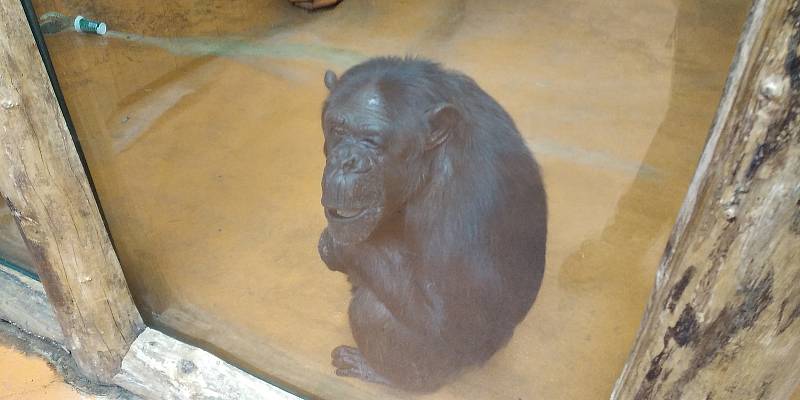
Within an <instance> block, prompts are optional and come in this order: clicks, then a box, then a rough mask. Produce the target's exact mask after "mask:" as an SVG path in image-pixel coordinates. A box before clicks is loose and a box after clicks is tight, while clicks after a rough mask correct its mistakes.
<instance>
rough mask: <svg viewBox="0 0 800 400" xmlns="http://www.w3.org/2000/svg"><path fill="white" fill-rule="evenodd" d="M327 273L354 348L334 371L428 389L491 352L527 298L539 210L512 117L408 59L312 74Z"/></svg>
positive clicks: (538, 253) (542, 220) (453, 78)
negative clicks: (344, 293)
mask: <svg viewBox="0 0 800 400" xmlns="http://www.w3.org/2000/svg"><path fill="white" fill-rule="evenodd" d="M325 85H326V86H327V87H328V89H329V90H330V93H329V95H328V98H327V100H326V101H325V103H324V106H323V110H322V126H323V131H324V134H325V147H324V153H325V156H326V159H327V160H326V165H325V170H324V173H323V176H322V205H323V207H324V210H325V217H326V218H327V221H328V226H327V228H326V229H325V230H324V231H323V232H322V236H321V237H320V241H319V253H320V256H321V258H322V260H323V261H324V262H325V264H327V266H328V267H329V268H330V269H331V270H334V271H341V272H343V273H345V274H347V277H348V279H349V281H350V283H351V284H352V299H351V302H350V307H349V317H350V326H351V329H352V332H353V336H354V338H355V342H356V344H357V345H358V348H354V347H350V346H339V347H337V348H336V349H334V350H333V353H332V355H331V356H332V358H333V365H334V367H335V368H336V374H337V375H340V376H352V377H357V378H361V379H363V380H366V381H370V382H376V383H384V384H387V385H391V386H395V387H398V388H401V389H405V390H408V391H416V392H430V391H434V390H436V389H438V388H439V387H441V386H442V385H443V384H445V383H447V382H448V381H449V380H451V379H453V378H454V377H455V376H456V375H457V374H458V373H459V372H460V371H462V370H464V369H465V368H467V367H470V366H474V365H480V364H482V363H483V362H485V361H486V360H488V359H489V358H490V357H491V356H492V354H494V353H495V352H497V351H498V350H499V349H500V348H502V347H503V346H504V345H505V344H506V343H507V342H508V340H509V339H510V338H511V335H512V334H513V332H514V328H515V327H516V325H517V324H518V323H519V322H520V321H521V320H522V319H523V318H524V317H525V315H526V314H527V312H528V310H529V309H530V307H531V305H532V304H533V300H534V298H535V297H536V294H537V292H538V291H539V286H540V284H541V281H542V274H543V272H544V264H545V242H546V237H547V204H546V196H545V191H544V187H543V184H542V179H541V176H540V174H539V167H538V166H537V164H536V161H535V160H534V158H533V156H532V154H531V152H530V151H529V150H528V148H527V147H526V146H525V143H524V142H523V139H522V137H521V136H520V134H519V132H518V131H517V128H516V126H515V124H514V121H513V120H512V119H511V117H510V116H509V115H508V113H506V111H505V110H504V109H503V108H502V107H501V106H500V105H499V104H498V103H497V102H496V101H495V100H494V99H492V97H490V96H489V95H488V94H487V93H486V92H484V91H483V90H482V89H481V88H480V87H478V85H477V84H476V83H475V81H473V80H472V79H470V78H469V77H467V76H466V75H463V74H461V73H458V72H454V71H449V70H446V69H444V68H442V67H440V66H439V65H438V64H436V63H434V62H431V61H427V60H422V59H418V58H397V57H382V58H374V59H371V60H368V61H366V62H364V63H362V64H359V65H356V66H355V67H352V68H351V69H350V70H348V71H347V72H345V73H344V74H343V75H342V76H341V78H337V77H336V74H334V73H333V72H331V71H327V72H326V73H325Z"/></svg>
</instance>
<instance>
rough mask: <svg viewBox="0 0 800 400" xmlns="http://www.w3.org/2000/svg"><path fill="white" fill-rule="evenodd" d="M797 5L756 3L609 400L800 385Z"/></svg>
mask: <svg viewBox="0 0 800 400" xmlns="http://www.w3.org/2000/svg"><path fill="white" fill-rule="evenodd" d="M798 44H800V1H797V0H756V1H755V3H754V5H753V8H752V10H751V15H750V17H749V20H748V24H747V26H746V28H745V32H744V34H743V37H742V39H741V40H740V43H739V49H738V52H737V55H736V57H735V60H734V64H733V66H732V68H731V74H730V76H729V78H728V82H727V85H726V90H725V93H724V94H723V98H722V102H721V104H720V108H719V111H718V114H717V116H716V118H715V121H714V124H713V126H712V128H711V132H710V136H709V139H708V143H707V145H706V148H705V150H704V152H703V155H702V157H701V160H700V163H699V167H698V169H697V172H696V174H695V177H694V180H693V181H692V184H691V186H690V188H689V192H688V195H687V197H686V200H685V202H684V204H683V207H682V209H681V211H680V213H679V216H678V221H677V223H676V225H675V228H674V230H673V233H672V236H671V238H670V241H669V243H668V245H667V249H666V251H665V254H664V257H663V259H662V261H661V265H660V266H659V270H658V274H657V278H656V285H655V289H654V290H653V293H652V295H651V298H650V301H649V304H648V306H647V309H646V311H645V315H644V318H643V321H642V325H641V327H640V330H639V334H638V337H637V339H636V343H635V345H634V347H633V350H632V352H631V355H630V357H629V359H628V362H627V363H626V365H625V368H624V370H623V372H622V375H621V376H620V378H619V380H618V381H617V384H616V386H615V387H614V390H613V393H612V395H611V398H612V399H637V400H639V399H787V398H789V396H790V395H791V394H792V391H793V390H794V388H795V387H796V386H797V384H798V383H800V321H799V320H800V285H798V282H800V58H798Z"/></svg>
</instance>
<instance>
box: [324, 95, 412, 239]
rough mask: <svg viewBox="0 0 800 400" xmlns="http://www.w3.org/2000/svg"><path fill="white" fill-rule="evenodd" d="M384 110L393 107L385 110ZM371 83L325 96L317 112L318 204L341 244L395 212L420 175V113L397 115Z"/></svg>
mask: <svg viewBox="0 0 800 400" xmlns="http://www.w3.org/2000/svg"><path fill="white" fill-rule="evenodd" d="M389 110H394V112H390V111H389ZM396 111H397V108H396V107H394V108H390V107H387V104H386V101H385V100H384V98H382V96H381V95H380V93H379V91H378V90H376V89H375V88H374V87H372V86H371V85H368V86H366V87H363V88H359V89H358V90H356V91H353V92H348V93H340V94H339V95H338V96H336V97H335V98H334V97H333V96H331V98H330V99H329V102H328V104H327V106H326V108H325V110H324V111H323V116H322V124H323V131H324V133H325V156H326V163H325V171H324V173H323V176H322V205H323V207H324V208H325V217H326V218H327V220H328V230H329V232H330V233H331V235H332V236H333V238H334V240H336V241H337V242H340V243H343V244H352V243H358V242H362V241H364V240H366V239H367V238H369V236H370V235H371V234H372V233H373V232H374V231H375V230H376V229H378V228H379V226H380V225H381V222H382V221H384V220H385V219H386V218H387V216H388V215H392V214H393V213H396V212H397V211H399V210H401V209H402V208H403V206H404V203H405V201H406V199H407V198H408V196H409V195H410V194H411V193H409V192H410V191H411V190H413V187H414V182H416V181H418V179H419V177H420V176H421V175H422V173H423V170H422V169H421V167H422V166H423V165H424V163H423V162H422V161H421V160H420V157H421V155H422V153H423V147H424V143H423V140H421V137H422V136H423V135H422V132H421V130H423V129H426V125H425V124H422V123H419V124H418V123H411V124H410V125H414V126H409V123H408V122H409V120H411V121H413V120H416V121H424V118H423V117H424V116H419V117H417V118H416V119H414V118H398V117H397V116H394V115H393V114H394V113H395V112H396Z"/></svg>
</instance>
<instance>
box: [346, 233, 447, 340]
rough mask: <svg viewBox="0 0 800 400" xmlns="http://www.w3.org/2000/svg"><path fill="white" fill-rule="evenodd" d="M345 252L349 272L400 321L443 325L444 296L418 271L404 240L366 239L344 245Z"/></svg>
mask: <svg viewBox="0 0 800 400" xmlns="http://www.w3.org/2000/svg"><path fill="white" fill-rule="evenodd" d="M343 255H344V256H345V259H347V260H348V261H349V262H350V263H352V264H351V265H352V268H351V270H350V272H349V274H351V275H355V276H354V278H356V279H357V280H358V281H359V282H360V285H361V286H364V287H366V288H368V289H370V290H371V291H372V292H373V293H374V294H375V295H376V296H377V297H378V299H380V301H381V302H382V303H383V305H384V306H385V307H386V308H387V309H388V310H389V312H391V313H392V315H393V316H394V317H395V318H396V319H397V320H398V321H400V322H401V323H403V324H404V325H406V326H407V327H408V328H410V329H413V330H415V331H417V332H426V333H435V332H438V331H440V330H441V329H442V324H443V322H444V309H443V307H442V301H441V297H440V296H439V294H438V293H437V292H436V287H435V286H434V285H433V283H432V282H425V281H424V280H423V279H424V278H423V277H421V276H418V275H417V274H415V272H414V271H415V269H414V268H413V264H412V263H413V262H414V257H413V255H411V254H409V252H407V251H406V250H405V247H404V246H403V245H402V244H401V243H399V242H396V241H388V242H383V243H381V245H374V244H371V243H369V242H364V243H360V244H358V245H356V246H354V247H347V248H344V254H343Z"/></svg>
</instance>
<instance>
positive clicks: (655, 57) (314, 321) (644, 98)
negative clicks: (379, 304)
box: [34, 0, 750, 400]
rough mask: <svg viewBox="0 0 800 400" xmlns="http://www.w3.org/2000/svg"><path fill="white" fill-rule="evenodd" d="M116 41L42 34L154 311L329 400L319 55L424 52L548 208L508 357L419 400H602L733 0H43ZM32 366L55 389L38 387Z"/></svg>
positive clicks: (335, 297) (672, 199)
mask: <svg viewBox="0 0 800 400" xmlns="http://www.w3.org/2000/svg"><path fill="white" fill-rule="evenodd" d="M34 3H35V4H36V5H37V9H38V11H39V13H40V14H42V13H44V12H46V11H59V12H62V13H64V14H69V15H75V14H79V13H80V14H83V15H86V16H90V17H96V18H99V19H102V20H104V21H106V22H108V23H109V27H110V29H112V30H114V32H111V33H110V34H109V35H108V36H107V37H103V38H101V37H96V36H88V35H79V34H76V33H74V32H65V33H62V34H58V35H54V36H50V37H48V46H49V47H50V51H51V53H52V55H53V59H54V63H55V66H56V70H57V72H58V75H59V79H60V80H61V84H62V87H63V89H64V92H65V95H66V99H67V103H68V106H69V107H70V111H71V114H72V117H73V119H74V121H75V125H76V127H77V131H78V134H79V136H80V140H81V142H82V145H83V147H84V150H85V152H86V156H87V159H88V162H89V166H90V169H91V171H92V174H93V177H94V180H95V184H96V186H97V189H98V191H99V195H100V198H101V201H102V203H103V206H104V209H105V212H106V215H107V217H108V222H109V225H110V228H111V231H112V234H113V235H114V238H115V242H116V245H117V248H118V250H119V254H120V257H121V259H122V261H123V264H124V268H125V273H126V276H127V277H128V279H129V282H130V284H131V287H132V290H133V293H134V296H135V297H136V300H137V302H138V304H139V306H140V308H141V309H142V310H143V312H144V314H145V315H144V316H145V318H146V319H147V320H148V323H150V324H152V325H155V326H158V327H160V328H162V329H166V330H170V331H172V332H173V333H175V334H176V335H178V336H180V337H183V338H185V339H187V340H190V341H194V342H195V343H197V344H198V345H201V346H203V347H204V348H207V349H209V350H212V351H214V352H215V353H216V354H218V355H220V356H223V357H225V358H226V359H228V360H231V361H233V362H236V363H238V364H239V365H240V366H242V367H244V368H246V369H248V370H250V371H251V372H253V373H256V374H259V375H261V376H263V377H265V378H267V379H269V380H271V381H273V382H276V383H278V384H282V385H285V386H287V387H291V388H294V389H296V390H299V391H301V392H304V393H309V394H311V395H314V396H318V397H323V398H329V399H371V398H385V399H393V398H407V397H408V396H407V395H406V394H403V393H399V392H396V391H392V390H389V389H386V388H383V387H379V386H374V385H368V384H363V383H361V382H357V381H354V380H349V379H341V378H338V377H335V376H334V375H333V373H332V369H331V367H330V365H329V362H330V358H329V354H330V350H331V349H332V348H333V347H334V346H336V345H340V344H351V343H352V338H351V336H350V332H349V328H348V324H347V319H346V309H347V301H348V296H349V293H348V286H347V283H346V282H345V280H344V278H343V276H341V275H337V274H333V273H330V272H328V271H327V269H326V268H325V267H324V266H323V265H322V263H321V261H320V260H319V257H318V256H317V254H316V241H317V237H318V234H319V232H320V231H321V230H322V228H323V226H324V218H323V215H322V210H321V207H320V206H319V198H320V193H319V191H320V188H319V178H320V174H321V171H322V166H323V163H324V160H323V157H322V154H321V151H320V149H321V142H322V138H321V132H320V128H319V109H320V104H321V101H322V99H323V97H324V95H325V92H324V87H323V85H322V76H323V72H324V70H325V69H327V68H331V69H334V70H336V71H342V70H344V69H345V68H346V67H347V66H349V65H352V64H353V63H355V62H357V61H359V60H361V59H364V58H365V57H368V56H372V55H382V54H401V55H402V54H418V55H423V56H426V57H430V58H434V59H436V60H439V61H442V62H443V63H445V65H446V66H447V67H450V68H455V69H459V70H461V71H463V72H466V73H467V74H469V75H471V76H472V77H474V78H475V79H476V80H477V81H478V83H479V84H481V85H482V86H483V87H484V88H485V89H486V90H487V91H488V92H489V93H490V94H492V95H493V96H494V97H495V98H497V99H498V101H499V102H500V103H501V104H502V105H503V106H504V107H505V108H506V109H507V110H508V111H509V113H510V114H511V115H512V116H513V117H514V118H515V120H516V123H517V125H518V126H519V127H520V130H521V131H522V133H523V135H524V136H525V139H526V141H527V142H528V144H529V146H530V147H531V148H532V149H533V151H534V153H535V154H536V155H537V158H538V159H539V161H540V164H541V165H542V168H543V173H544V179H545V183H546V186H547V189H548V196H549V200H550V205H551V207H550V227H549V231H550V237H549V243H548V264H547V271H546V275H545V281H544V285H543V287H542V291H541V292H540V294H539V298H538V300H537V302H536V304H535V305H534V308H533V310H532V311H531V312H530V314H529V315H528V318H527V319H526V320H525V321H524V322H523V323H522V324H521V325H520V327H519V328H518V329H517V331H516V333H515V336H514V338H513V339H512V341H511V343H510V344H509V346H508V347H507V348H506V349H504V350H503V351H501V352H500V353H499V354H497V355H496V356H495V357H494V358H492V360H490V361H489V363H488V364H487V365H485V366H483V367H482V368H480V369H476V370H474V371H470V372H469V373H468V374H466V375H465V376H464V377H462V378H461V379H459V380H458V381H457V382H455V383H453V384H451V385H449V386H447V387H446V388H443V389H442V390H440V391H439V392H437V393H434V394H432V395H429V396H425V398H430V399H436V400H439V399H442V400H444V399H461V398H474V399H499V398H508V399H531V398H544V399H558V398H564V399H575V400H582V399H587V400H588V399H602V398H607V397H608V394H609V393H610V390H611V385H612V384H613V381H614V379H615V378H616V376H617V375H618V373H619V371H620V369H621V367H622V365H623V363H624V361H625V358H626V357H627V354H628V350H629V348H630V345H631V343H632V341H633V338H634V335H635V332H636V330H637V328H638V325H639V320H640V317H641V314H642V311H643V308H644V305H645V303H646V301H647V296H648V294H649V292H650V289H651V286H652V283H653V280H654V272H655V266H656V265H657V262H658V259H659V257H660V254H661V252H662V250H663V248H664V245H665V242H666V238H667V235H668V233H669V230H670V228H671V226H672V223H673V220H674V218H675V215H676V213H677V210H678V208H679V206H680V203H681V201H682V199H683V196H684V193H685V190H686V187H687V184H688V182H689V180H690V178H691V176H692V173H693V171H694V166H695V163H696V160H697V158H698V156H699V154H700V151H701V149H702V145H703V143H704V140H705V138H706V133H707V130H708V127H709V125H710V122H711V118H712V117H713V114H714V111H715V110H716V105H717V102H718V99H719V96H720V93H721V88H722V85H723V83H724V81H725V77H726V73H727V68H728V65H729V63H730V60H731V58H732V56H733V51H734V49H735V44H736V40H737V38H738V36H739V33H740V29H741V26H742V23H743V21H744V18H745V15H746V11H747V7H748V6H749V4H750V1H748V0H736V1H731V0H647V1H641V0H614V1H602V2H601V1H592V0H537V1H533V0H531V1H525V2H521V1H519V0H495V1H484V0H444V1H437V2H431V1H374V0H348V1H345V2H344V3H342V4H341V5H340V6H339V7H337V8H336V9H334V10H332V11H327V12H321V13H313V14H308V13H305V12H304V11H301V10H298V9H295V8H292V7H289V6H288V5H287V4H286V2H285V1H283V0H275V1H267V0H262V1H249V0H230V1H224V2H223V1H215V0H204V1H191V0H175V1H170V2H159V3H148V4H149V5H148V6H147V7H142V6H141V5H140V3H139V2H136V1H134V0H126V1H122V0H38V1H34ZM45 379H46V378H45Z"/></svg>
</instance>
